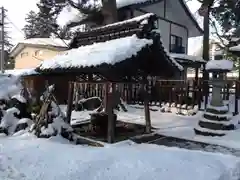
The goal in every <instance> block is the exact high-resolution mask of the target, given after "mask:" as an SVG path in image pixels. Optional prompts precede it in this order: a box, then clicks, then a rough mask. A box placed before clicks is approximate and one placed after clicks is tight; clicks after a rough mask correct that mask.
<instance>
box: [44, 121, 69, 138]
mask: <svg viewBox="0 0 240 180" xmlns="http://www.w3.org/2000/svg"><path fill="white" fill-rule="evenodd" d="M62 129H65V130H66V131H67V132H70V131H72V128H71V126H70V125H69V124H67V123H66V122H64V120H63V118H61V117H60V116H58V117H56V118H54V119H53V123H51V124H48V127H47V128H45V127H42V128H41V134H40V136H41V135H42V136H47V137H48V136H52V135H57V134H61V133H62Z"/></svg>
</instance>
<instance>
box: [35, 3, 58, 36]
mask: <svg viewBox="0 0 240 180" xmlns="http://www.w3.org/2000/svg"><path fill="white" fill-rule="evenodd" d="M37 6H38V8H39V13H38V16H37V22H38V26H37V28H39V30H40V37H42V38H44V37H45V38H48V37H50V36H51V35H54V34H56V33H57V32H58V25H57V15H58V14H59V13H60V11H61V8H62V7H61V6H56V5H55V3H54V1H53V0H40V2H39V3H38V4H37Z"/></svg>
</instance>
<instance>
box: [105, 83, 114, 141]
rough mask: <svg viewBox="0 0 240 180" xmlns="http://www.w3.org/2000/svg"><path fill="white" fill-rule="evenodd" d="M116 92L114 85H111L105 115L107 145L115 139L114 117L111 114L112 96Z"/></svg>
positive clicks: (112, 107)
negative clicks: (106, 121)
mask: <svg viewBox="0 0 240 180" xmlns="http://www.w3.org/2000/svg"><path fill="white" fill-rule="evenodd" d="M115 92H116V84H115V83H112V91H111V92H110V93H109V95H110V96H109V97H110V98H109V99H108V100H109V102H108V105H107V114H108V143H114V138H115V127H116V125H115V124H116V122H115V117H114V113H113V109H114V104H115V102H114V99H115V98H114V96H115Z"/></svg>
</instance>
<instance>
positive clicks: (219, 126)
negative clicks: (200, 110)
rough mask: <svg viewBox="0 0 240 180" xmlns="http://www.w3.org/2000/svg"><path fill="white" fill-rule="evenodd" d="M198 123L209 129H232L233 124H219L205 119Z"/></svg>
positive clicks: (233, 127)
mask: <svg viewBox="0 0 240 180" xmlns="http://www.w3.org/2000/svg"><path fill="white" fill-rule="evenodd" d="M198 125H199V126H200V127H202V128H207V129H211V130H234V129H235V126H234V124H229V125H225V124H220V123H217V122H216V123H214V122H205V121H201V120H200V121H199V123H198Z"/></svg>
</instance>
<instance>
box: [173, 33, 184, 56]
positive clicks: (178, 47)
mask: <svg viewBox="0 0 240 180" xmlns="http://www.w3.org/2000/svg"><path fill="white" fill-rule="evenodd" d="M170 52H172V53H185V48H184V47H183V40H182V37H179V36H176V35H171V44H170Z"/></svg>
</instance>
